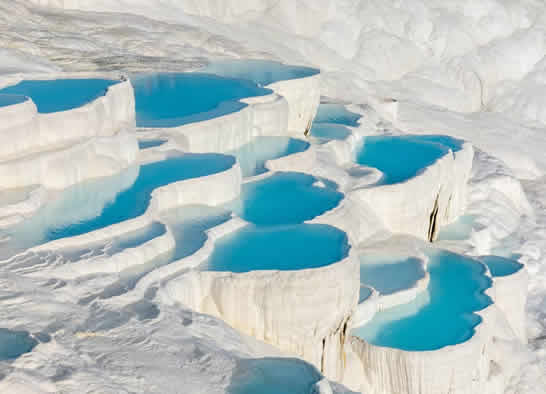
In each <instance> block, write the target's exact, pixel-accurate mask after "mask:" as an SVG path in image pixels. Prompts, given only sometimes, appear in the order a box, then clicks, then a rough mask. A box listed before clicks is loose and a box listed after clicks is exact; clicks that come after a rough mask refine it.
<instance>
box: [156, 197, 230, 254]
mask: <svg viewBox="0 0 546 394" xmlns="http://www.w3.org/2000/svg"><path fill="white" fill-rule="evenodd" d="M163 216H164V220H166V221H167V222H168V223H169V226H170V228H171V230H172V232H173V235H174V238H175V241H176V247H175V251H174V254H173V256H172V261H176V260H179V259H181V258H184V257H187V256H189V255H191V254H193V253H195V252H197V251H198V250H199V249H200V248H201V247H202V246H203V245H204V244H205V241H206V240H207V235H206V233H205V231H206V230H208V229H210V228H212V227H215V226H218V225H219V224H222V223H224V222H226V221H227V220H229V219H230V218H231V212H230V211H228V210H225V209H222V208H217V207H209V206H206V205H185V206H182V207H179V208H175V209H172V210H169V211H168V212H167V213H166V214H165V215H163Z"/></svg>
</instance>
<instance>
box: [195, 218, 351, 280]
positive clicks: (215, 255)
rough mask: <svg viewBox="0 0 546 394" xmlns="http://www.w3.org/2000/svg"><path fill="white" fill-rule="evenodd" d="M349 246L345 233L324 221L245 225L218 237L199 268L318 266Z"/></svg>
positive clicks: (336, 257) (240, 269)
mask: <svg viewBox="0 0 546 394" xmlns="http://www.w3.org/2000/svg"><path fill="white" fill-rule="evenodd" d="M349 248H350V246H349V242H348V239H347V235H346V234H345V233H344V232H343V231H341V230H338V229H337V228H335V227H332V226H328V225H323V224H298V225H292V226H281V227H256V226H252V225H248V226H245V227H243V228H242V229H239V230H237V231H235V232H233V233H231V234H228V235H226V236H224V237H222V238H220V239H219V240H218V241H217V242H216V245H215V248H214V251H213V252H212V255H211V256H210V258H209V260H208V261H207V262H206V263H205V264H204V266H203V269H205V270H208V271H229V272H239V273H241V272H249V271H258V270H280V271H295V270H301V269H309V268H319V267H324V266H326V265H329V264H332V263H335V262H337V261H340V260H342V259H343V258H345V257H346V256H347V255H348V253H349Z"/></svg>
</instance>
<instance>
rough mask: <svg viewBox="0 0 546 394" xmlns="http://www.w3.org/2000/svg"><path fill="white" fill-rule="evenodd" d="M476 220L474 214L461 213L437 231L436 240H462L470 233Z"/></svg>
mask: <svg viewBox="0 0 546 394" xmlns="http://www.w3.org/2000/svg"><path fill="white" fill-rule="evenodd" d="M475 222H476V217H475V216H474V215H463V216H461V217H459V218H458V219H457V220H456V221H454V222H453V223H450V224H448V225H447V226H443V227H442V228H441V229H440V232H439V233H438V241H464V240H465V239H468V238H469V237H470V235H471V234H472V229H473V228H474V224H475Z"/></svg>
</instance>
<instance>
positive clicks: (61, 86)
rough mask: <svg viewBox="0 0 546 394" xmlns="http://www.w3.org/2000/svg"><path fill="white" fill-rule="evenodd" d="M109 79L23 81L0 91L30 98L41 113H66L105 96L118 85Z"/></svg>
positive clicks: (0, 92)
mask: <svg viewBox="0 0 546 394" xmlns="http://www.w3.org/2000/svg"><path fill="white" fill-rule="evenodd" d="M118 82H119V81H112V80H109V79H51V80H28V81H21V82H19V83H18V84H17V85H13V86H9V87H7V88H4V89H1V90H0V95H2V94H16V95H23V96H27V97H30V98H31V99H32V101H34V104H36V107H37V108H38V112H40V113H51V112H59V111H66V110H69V109H74V108H78V107H81V106H82V105H85V104H87V103H89V102H91V101H93V100H95V99H97V98H99V97H100V96H104V95H105V93H106V90H107V89H108V87H109V86H111V85H113V84H116V83H118Z"/></svg>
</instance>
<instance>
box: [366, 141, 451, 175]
mask: <svg viewBox="0 0 546 394" xmlns="http://www.w3.org/2000/svg"><path fill="white" fill-rule="evenodd" d="M461 147H462V141H459V140H455V139H453V138H451V137H447V136H433V135H427V136H422V135H403V136H370V137H364V138H363V141H362V144H361V146H360V147H359V148H358V149H357V152H356V162H357V163H358V164H361V165H365V166H368V167H375V168H377V169H378V170H380V171H381V172H382V173H383V178H382V180H381V181H380V182H381V184H387V185H389V184H394V183H399V182H404V181H406V180H408V179H410V178H413V177H414V176H416V175H418V174H419V173H420V172H421V171H423V170H424V169H425V168H426V167H428V166H430V165H432V164H433V163H435V162H436V161H437V160H438V159H440V158H441V157H442V156H444V155H446V154H448V153H449V151H450V150H451V151H453V152H456V151H458V150H460V149H461Z"/></svg>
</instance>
